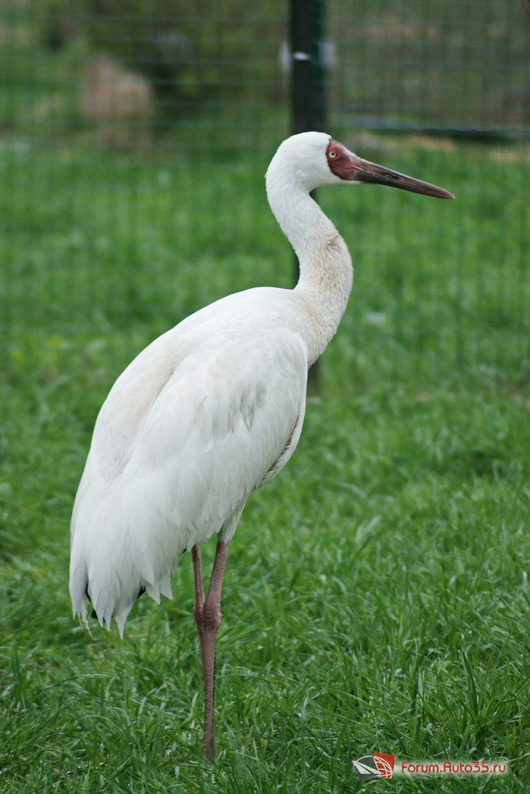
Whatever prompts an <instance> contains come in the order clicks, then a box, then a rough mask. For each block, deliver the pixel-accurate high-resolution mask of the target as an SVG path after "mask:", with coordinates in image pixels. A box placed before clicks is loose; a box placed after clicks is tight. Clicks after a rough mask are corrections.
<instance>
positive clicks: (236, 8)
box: [0, 0, 530, 367]
mask: <svg viewBox="0 0 530 794" xmlns="http://www.w3.org/2000/svg"><path fill="white" fill-rule="evenodd" d="M315 9H316V10H315ZM298 13H300V12H298ZM529 13H530V12H529V9H528V4H527V3H525V2H522V0H521V1H519V0H371V2H370V3H366V2H364V0H328V2H323V1H322V0H321V2H320V3H316V4H315V3H313V10H312V11H311V15H312V16H311V18H310V20H309V22H310V26H311V30H312V31H313V33H312V35H313V38H314V41H313V45H314V52H316V53H317V54H318V64H317V65H318V69H319V73H318V74H319V76H318V81H320V82H319V91H320V93H319V94H318V101H317V105H318V107H317V111H319V112H320V113H321V117H322V118H325V119H326V122H327V127H328V129H329V131H331V132H333V133H334V134H336V135H337V137H341V136H342V137H344V138H345V139H346V142H348V143H354V142H356V141H357V142H359V147H358V148H359V150H360V151H361V150H362V147H363V146H364V147H365V149H366V148H367V149H368V154H370V153H371V151H372V150H377V151H379V150H381V151H382V152H383V154H385V152H386V150H389V151H390V153H391V154H392V152H393V149H395V147H396V146H397V145H398V143H396V141H397V140H398V138H399V139H400V140H401V139H405V138H406V140H407V141H409V142H411V144H412V145H414V146H415V147H416V149H415V151H416V155H415V156H416V159H419V161H420V162H421V161H422V160H425V158H427V157H430V158H431V159H430V169H429V172H430V176H431V177H432V178H433V181H434V177H435V176H436V175H437V171H441V170H442V169H443V164H444V163H445V162H447V160H444V159H443V158H444V157H445V156H446V153H447V152H448V151H449V152H452V153H453V154H452V162H453V167H458V168H462V169H464V170H465V169H469V171H470V174H471V176H470V179H471V184H472V189H473V191H474V192H475V194H478V193H479V192H480V190H481V189H482V186H483V184H484V180H485V179H486V178H487V171H488V164H487V162H486V159H484V158H482V156H481V151H482V149H480V146H483V143H484V141H485V140H488V141H490V142H491V145H497V146H498V147H501V148H498V149H497V150H495V151H494V153H493V154H494V155H495V157H497V158H498V159H497V162H499V161H502V158H505V161H506V162H507V163H508V162H510V163H511V164H512V165H513V163H514V162H515V163H521V169H517V170H516V173H517V174H519V173H520V177H518V178H516V179H515V180H514V179H513V176H512V177H511V182H510V184H506V186H505V187H506V190H507V191H508V192H509V193H510V195H512V196H513V195H514V193H515V194H516V197H517V201H518V203H517V207H516V208H515V209H514V208H513V207H511V208H510V207H509V206H508V204H507V208H506V212H507V213H512V215H513V212H515V213H517V217H518V219H519V220H518V221H517V223H512V224H511V230H510V239H509V241H507V242H506V244H505V245H506V251H508V248H509V254H510V256H511V258H512V259H513V261H514V262H515V263H516V264H515V265H514V268H515V269H514V268H512V270H510V273H511V274H512V275H511V276H510V279H511V283H506V281H505V280H503V278H502V273H501V272H499V273H498V274H497V276H496V278H497V281H496V282H495V284H492V283H491V282H490V283H488V284H485V283H483V282H482V281H481V275H480V258H481V256H483V255H484V252H485V251H487V247H488V242H487V240H486V239H484V241H482V242H480V241H479V242H477V241H476V240H475V241H474V242H472V241H469V240H467V241H466V228H465V225H466V219H465V217H464V216H463V217H462V219H461V235H460V239H461V242H460V243H459V244H458V245H459V247H458V250H456V249H455V248H454V246H453V250H452V257H453V260H455V261H456V260H457V259H458V260H459V263H460V264H459V265H458V266H455V268H454V270H452V271H451V274H450V279H449V281H450V285H449V287H448V289H449V292H448V293H447V294H446V295H445V297H444V300H446V303H447V302H448V301H449V302H451V301H453V303H452V304H451V305H453V306H454V310H453V311H452V314H451V316H450V318H451V322H452V323H453V325H454V335H453V336H454V347H455V352H456V353H458V352H461V351H462V349H463V345H464V341H465V340H464V339H463V338H462V337H461V336H460V335H459V334H460V331H459V329H461V323H462V311H463V309H462V306H461V305H460V304H459V302H458V299H457V295H458V289H459V287H458V267H461V268H462V267H466V268H468V269H471V270H472V271H473V272H475V271H476V284H477V287H476V295H475V301H476V303H477V304H478V303H480V302H481V301H484V300H486V302H487V303H488V305H489V306H490V310H491V311H490V313H491V315H492V316H493V315H495V316H497V317H500V316H501V314H502V310H503V306H504V307H505V306H506V298H507V297H509V299H510V300H509V301H508V303H509V305H510V312H511V313H512V314H514V313H515V314H516V315H517V316H516V318H515V321H516V323H517V328H519V329H520V332H519V336H518V339H519V343H518V344H519V345H520V349H519V355H520V356H521V357H523V356H524V355H525V352H526V351H527V339H526V330H525V328H526V325H525V324H526V322H527V320H528V308H527V299H528V295H529V293H528V283H527V276H526V273H527V271H526V262H525V260H526V255H527V254H526V250H527V245H528V231H527V223H526V219H525V214H524V202H523V199H522V194H523V191H524V190H525V188H526V178H525V177H523V175H522V174H523V166H524V164H525V163H526V164H527V151H526V150H525V141H526V140H527V139H528V130H529V127H528V115H527V114H528V68H529V67H528V53H529V51H530V47H529V45H530V16H529ZM292 23H293V18H292V16H291V18H290V7H289V4H288V3H287V2H286V0H261V1H260V2H248V1H247V0H201V2H192V0H156V2H155V0H128V2H123V1H120V2H119V1H118V0H41V2H39V3H38V4H35V3H32V2H29V0H17V2H12V1H11V0H9V2H8V0H2V3H1V4H0V71H1V73H2V87H1V89H0V91H1V93H0V149H1V168H2V172H3V177H2V184H3V187H2V207H3V210H2V218H1V219H0V224H1V225H2V227H3V230H4V233H3V239H2V243H1V247H2V252H1V255H2V259H3V262H4V265H3V268H4V277H3V287H2V292H3V297H2V303H3V311H2V318H1V325H2V327H1V331H2V343H1V347H2V349H3V351H4V356H3V358H4V361H5V362H7V364H8V367H9V366H10V365H13V362H14V364H15V366H16V362H17V356H18V357H21V356H22V357H24V356H25V355H27V353H26V352H25V347H24V346H25V340H26V339H27V335H28V334H29V332H30V330H31V331H32V332H35V330H36V329H37V330H38V332H39V333H41V334H42V335H43V337H46V338H48V339H52V340H53V339H56V338H61V334H66V333H73V332H74V331H75V332H76V333H79V332H82V330H83V329H86V333H87V334H88V335H89V334H90V332H91V329H93V327H94V323H95V322H96V323H97V322H100V323H101V324H102V327H103V326H104V325H105V323H107V324H110V325H113V324H116V323H118V324H119V322H120V317H122V316H123V317H125V316H127V315H128V313H129V311H130V306H131V305H134V306H136V309H135V311H137V315H138V317H140V318H141V317H142V312H145V314H146V315H149V313H150V312H151V311H153V310H154V309H153V307H156V308H158V309H160V311H161V312H162V314H164V312H165V315H164V317H163V322H161V325H163V323H165V322H168V321H169V318H170V316H172V317H173V320H175V319H178V309H179V306H180V305H176V303H175V300H176V299H173V300H172V301H167V300H166V297H167V292H168V284H169V283H170V282H169V275H168V274H169V272H170V269H171V267H172V266H173V262H174V259H176V258H178V257H179V255H180V256H181V258H182V259H183V260H184V263H186V261H188V260H191V258H192V252H193V246H194V245H197V246H199V245H200V246H202V247H203V248H204V246H208V245H210V246H211V248H212V256H215V255H216V252H217V254H218V255H219V256H220V257H221V259H222V257H223V256H224V253H225V252H224V251H223V245H225V246H229V245H230V243H229V237H227V238H226V241H225V243H223V239H225V237H224V230H225V229H228V228H230V227H232V228H237V229H239V230H242V229H244V230H245V234H247V235H248V239H249V240H251V239H252V228H253V224H254V225H256V224H262V223H263V220H262V219H263V217H264V212H265V210H264V208H263V207H264V202H263V197H262V193H261V183H260V185H259V187H260V192H259V194H258V193H255V194H254V193H250V192H249V193H245V192H242V194H241V199H242V197H243V196H246V198H245V200H244V201H243V200H241V201H239V200H238V201H237V204H236V203H234V204H232V205H231V206H228V205H227V202H226V200H224V199H223V198H219V196H218V197H217V198H216V197H215V195H213V194H210V193H208V195H206V194H205V193H203V192H201V187H200V185H198V184H197V181H198V180H197V174H200V175H201V177H204V175H205V174H208V175H209V179H211V180H213V181H214V183H215V182H216V181H217V183H218V184H221V183H222V180H223V173H224V172H223V168H224V166H225V165H226V164H227V163H228V162H229V161H230V163H231V164H232V166H233V165H234V164H236V165H237V164H238V163H239V165H240V168H241V169H242V171H243V170H245V168H246V169H247V170H249V171H250V172H252V176H253V177H254V176H255V178H256V179H258V176H259V178H261V176H260V175H261V173H262V172H263V169H264V167H265V165H266V162H267V159H268V158H269V156H270V154H271V153H272V151H273V149H274V147H275V146H276V145H277V143H278V142H279V141H280V140H281V139H282V138H284V137H285V136H286V135H287V134H288V133H289V131H290V129H291V125H292V117H291V109H290V89H289V86H290V84H291V77H292V69H293V63H295V61H296V57H299V55H300V54H298V56H297V54H296V53H293V52H292V48H291V47H290V42H289V38H290V33H292ZM299 59H300V58H299ZM302 60H303V55H302ZM295 68H296V64H295ZM318 81H317V82H318ZM381 133H385V134H386V135H381ZM459 138H465V139H467V140H468V141H469V143H468V144H467V148H465V147H464V148H458V149H455V148H454V147H455V146H456V144H455V141H457V140H458V139H459ZM491 151H492V150H491V149H490V150H489V154H488V156H490V155H491ZM249 155H250V156H249ZM407 158H408V159H409V160H410V155H406V156H405V159H407ZM387 159H388V158H387ZM398 159H399V158H398ZM390 164H393V163H390ZM397 165H399V162H398V163H397ZM195 166H196V169H195ZM254 168H255V172H254V171H253V169H254ZM473 169H474V171H473ZM173 170H174V171H175V172H176V171H178V170H180V171H184V172H185V173H186V174H187V180H188V181H187V182H186V180H184V183H182V182H180V183H179V184H180V185H182V184H187V185H189V191H187V193H186V196H185V197H182V196H180V197H177V196H175V202H174V206H172V207H171V208H169V206H168V195H167V194H168V191H169V190H171V189H172V187H173V184H174V183H173ZM433 172H434V174H433ZM419 175H420V176H421V174H419ZM232 177H233V179H232V182H231V183H230V184H231V185H233V184H235V185H236V186H237V184H238V182H237V180H238V178H240V179H242V180H243V179H244V178H245V177H244V176H241V177H238V176H237V174H236V175H235V176H234V174H232ZM440 181H441V183H442V184H443V178H441V179H440ZM245 185H246V183H245ZM448 186H450V185H448ZM496 189H504V188H503V187H500V188H499V187H498V186H497V188H496ZM220 195H222V193H221V194H220ZM96 197H97V201H98V202H99V204H98V207H97V208H95V207H94V206H93V203H94V201H95V200H96ZM238 198H239V197H238ZM179 199H180V203H179ZM156 202H160V203H159V204H156ZM148 204H150V209H151V212H152V213H154V216H155V217H157V230H156V240H155V235H154V233H153V236H152V237H150V232H149V230H146V229H144V228H143V227H142V216H143V215H144V214H145V212H146V206H147V205H148ZM155 204H156V206H155ZM179 213H180V221H179V224H180V225H179V233H178V235H177V236H172V230H173V229H174V227H175V222H176V221H175V215H178V214H179ZM205 214H209V215H213V216H214V217H216V218H217V219H218V231H219V235H218V239H217V241H216V242H215V243H213V242H212V241H211V240H209V238H208V239H203V238H201V233H200V226H201V218H203V217H204V215H205ZM507 217H508V216H507ZM512 220H513V218H512ZM492 222H495V223H497V224H498V225H499V224H500V225H501V226H502V225H503V224H505V222H506V219H505V218H496V219H489V218H488V216H487V208H486V209H485V215H484V224H485V225H487V224H488V223H492ZM271 228H272V225H271ZM396 232H397V233H398V234H399V230H398V229H396ZM150 245H152V248H153V250H152V257H153V259H156V263H155V264H153V263H152V262H150V257H149V255H148V254H146V253H145V250H146V249H148V248H149V246H150ZM173 248H174V250H173ZM142 251H143V252H144V254H143V258H142V254H141V252H142ZM139 252H140V253H139ZM374 257H375V258H376V257H377V250H374ZM459 257H461V259H459ZM65 261H67V262H68V263H69V268H70V269H69V275H68V276H67V277H66V281H65V269H64V262H65ZM146 262H150V264H149V268H151V270H150V274H148V276H147V277H146V279H144V282H145V281H147V282H148V283H147V284H146V283H144V282H142V287H140V282H139V281H137V279H139V276H138V272H137V271H135V272H134V273H132V274H131V268H134V267H135V263H136V267H137V268H142V267H144V268H145V267H146V265H145V263H146ZM59 263H63V264H62V265H61V266H59ZM185 267H186V265H185V264H184V265H183V268H184V269H185ZM241 268H242V270H243V265H241ZM514 273H515V274H516V275H513V274H514ZM181 275H182V272H181ZM275 275H277V274H275V273H274V272H273V273H271V279H273V278H274V277H275ZM484 278H486V277H484ZM228 279H230V283H226V284H225V285H223V284H222V283H220V284H219V292H220V293H222V292H223V291H230V290H231V289H233V288H234V285H235V287H238V286H245V285H246V283H247V282H246V281H245V280H244V278H243V276H242V275H241V274H240V273H239V271H237V272H236V273H235V274H234V272H231V273H230V275H229V276H227V281H228ZM455 279H456V280H455ZM287 281H288V279H287ZM155 282H156V283H155ZM285 282H286V279H284V283H285ZM181 283H183V284H184V286H183V287H182V288H183V289H184V290H185V289H190V290H191V289H193V286H192V280H191V276H190V282H189V285H188V286H186V284H187V282H186V281H185V280H184V282H182V281H181ZM411 283H412V284H413V285H414V284H416V286H417V290H418V293H417V303H418V305H419V304H420V303H422V305H424V306H428V305H429V295H430V294H431V293H429V295H427V294H426V293H425V289H426V288H425V286H423V287H422V286H421V284H420V280H419V279H418V278H416V279H415V278H414V276H413V278H412V282H411ZM431 286H432V285H431ZM377 289H378V285H377V282H374V283H373V284H372V286H371V290H372V293H375V292H377ZM433 289H434V291H436V289H437V287H435V288H433ZM422 290H424V291H423V292H422ZM140 291H142V295H139V293H140ZM431 292H432V290H431ZM492 295H493V297H492ZM495 295H497V298H495ZM201 297H204V298H205V299H210V298H211V294H210V293H209V292H208V291H207V290H205V287H204V285H202V286H201V285H197V305H199V304H200V302H201ZM411 301H414V296H413V295H412V296H411ZM177 303H178V301H177ZM98 306H99V307H100V308H99V309H97V307H98ZM138 307H139V308H138ZM180 308H182V310H183V311H184V310H185V308H186V307H185V305H184V303H183V304H182V307H180ZM372 308H373V307H372ZM474 310H475V308H474V306H470V307H468V308H467V309H465V311H469V312H471V313H472V312H473V311H474ZM98 311H99V315H98ZM370 311H371V309H370V306H368V305H367V306H366V313H367V315H368V314H369V313H370ZM175 312H176V314H177V317H176V318H175V316H174V315H175ZM428 312H429V309H427V308H425V309H424V310H423V313H422V312H419V313H418V318H419V319H418V320H417V322H416V325H414V327H413V328H412V331H411V334H410V336H411V338H412V337H417V338H420V337H421V333H420V329H421V327H423V323H424V320H425V322H427V321H429V322H430V323H431V324H433V325H434V326H436V323H437V319H436V316H434V319H433V317H432V316H431V317H430V320H429V318H428V316H427V315H428ZM371 314H372V315H373V317H375V315H376V312H375V313H374V312H373V311H371ZM103 315H104V316H103ZM166 315H167V318H166ZM102 317H103V319H102ZM445 321H447V318H445ZM124 322H125V320H124ZM392 322H393V324H394V328H395V330H396V332H397V331H398V330H399V329H401V328H402V327H403V312H402V313H401V315H400V313H399V311H397V310H396V315H395V317H394V319H393V321H392ZM499 322H500V320H499ZM416 332H417V333H416ZM28 344H29V342H28ZM474 344H475V346H474V347H473V345H471V344H469V345H468V352H469V355H468V360H470V361H471V360H472V359H473V356H478V352H477V351H478V350H479V347H480V329H479V327H478V326H477V333H476V339H475V343H474ZM510 344H513V341H512V342H510ZM490 363H491V362H490ZM493 363H494V362H493Z"/></svg>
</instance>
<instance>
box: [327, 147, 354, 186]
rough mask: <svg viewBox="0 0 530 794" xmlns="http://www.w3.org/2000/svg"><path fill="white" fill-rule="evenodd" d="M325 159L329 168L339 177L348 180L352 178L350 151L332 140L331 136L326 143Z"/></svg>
mask: <svg viewBox="0 0 530 794" xmlns="http://www.w3.org/2000/svg"><path fill="white" fill-rule="evenodd" d="M326 159H327V161H328V165H329V170H330V171H331V172H332V173H333V174H335V176H338V177H339V178H340V179H346V180H348V181H350V180H352V179H353V160H352V155H351V152H349V151H348V149H346V147H345V146H343V145H342V143H338V141H334V140H333V138H332V139H331V140H330V142H329V143H328V148H327V149H326Z"/></svg>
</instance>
